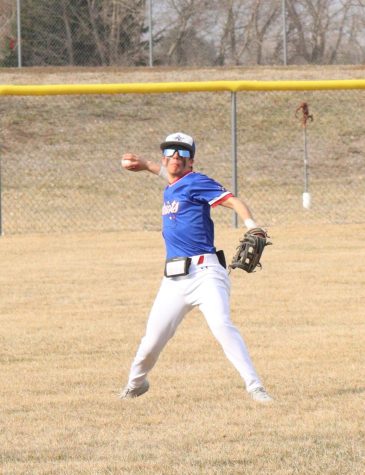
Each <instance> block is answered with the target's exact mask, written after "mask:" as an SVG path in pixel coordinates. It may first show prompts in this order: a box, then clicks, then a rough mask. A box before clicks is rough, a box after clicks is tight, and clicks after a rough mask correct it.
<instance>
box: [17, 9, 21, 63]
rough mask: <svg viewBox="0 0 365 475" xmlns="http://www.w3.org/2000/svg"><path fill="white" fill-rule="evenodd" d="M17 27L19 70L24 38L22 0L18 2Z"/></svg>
mask: <svg viewBox="0 0 365 475" xmlns="http://www.w3.org/2000/svg"><path fill="white" fill-rule="evenodd" d="M16 26H17V51H18V68H21V67H22V36H21V23H20V0H16Z"/></svg>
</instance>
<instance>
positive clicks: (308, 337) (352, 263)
mask: <svg viewBox="0 0 365 475" xmlns="http://www.w3.org/2000/svg"><path fill="white" fill-rule="evenodd" d="M239 233H240V231H239V230H235V229H228V230H224V229H221V228H218V229H217V245H218V247H221V248H223V249H225V251H226V254H227V256H228V257H230V256H231V255H232V253H233V251H234V248H235V246H236V242H237V239H238V237H239ZM270 234H271V236H272V239H273V242H274V246H272V247H270V248H268V249H267V251H266V252H265V255H264V268H263V270H262V271H261V272H257V273H255V274H251V275H248V274H245V275H244V274H243V273H241V272H238V271H235V272H234V273H232V274H231V278H232V319H233V321H234V322H235V323H236V325H237V326H238V327H239V329H240V331H241V332H242V334H243V335H244V337H245V340H246V343H247V344H248V347H249V349H250V352H251V355H252V357H253V360H254V362H255V365H256V367H257V369H258V371H259V373H260V375H261V377H262V378H263V380H264V383H265V385H266V387H267V389H268V391H269V392H270V393H271V394H272V395H273V397H274V398H275V403H274V404H272V405H270V406H267V407H266V406H264V407H262V406H260V405H257V404H255V403H254V402H253V401H251V400H250V399H249V398H248V397H247V395H246V393H245V391H244V389H243V386H242V383H241V381H240V378H239V376H238V374H237V373H236V372H235V370H234V369H233V367H231V366H230V364H229V362H228V361H227V360H226V359H225V357H224V355H223V353H222V351H221V349H220V348H219V347H218V344H217V343H216V342H215V340H214V338H213V337H212V336H211V334H210V333H209V330H208V328H207V325H206V324H205V321H204V319H203V316H202V315H201V314H200V313H199V312H198V311H193V312H192V313H191V314H189V315H188V316H187V318H186V319H185V320H184V322H183V323H182V325H181V327H180V328H179V330H178V332H177V334H176V336H175V338H174V339H173V340H172V341H171V342H170V344H169V345H168V346H167V348H166V349H165V351H164V353H163V354H162V356H161V358H160V360H159V362H158V364H157V366H156V368H155V369H154V370H153V371H152V372H151V374H150V378H149V379H150V382H151V389H150V391H149V392H148V393H147V394H146V395H144V396H143V397H141V398H139V399H136V400H131V401H120V400H118V398H117V393H118V391H119V389H120V387H121V386H123V385H124V383H125V381H126V379H127V375H128V371H129V366H130V363H131V359H132V357H133V356H134V353H135V350H136V347H137V345H138V343H139V339H140V337H141V336H142V334H143V331H144V325H145V321H146V317H147V314H148V311H149V308H150V305H151V303H152V301H153V298H154V295H155V293H156V291H157V288H158V285H159V280H160V277H161V272H162V265H163V258H164V250H163V244H162V239H161V236H160V233H159V232H152V231H150V232H109V233H97V232H95V233H80V234H72V233H70V234H65V235H57V234H54V235H23V236H16V235H15V236H4V237H2V238H1V239H0V262H1V273H0V293H1V298H0V338H1V356H0V363H1V374H2V387H1V418H0V427H1V431H0V457H1V458H0V463H1V466H0V473H2V474H4V475H18V474H32V475H33V474H138V473H140V474H161V475H172V474H179V475H180V474H192V475H193V474H194V475H195V474H265V475H266V474H280V475H289V474H300V475H307V474H311V475H315V474H318V475H329V474H331V475H345V474H351V475H362V474H363V473H364V466H365V460H364V455H365V449H364V447H365V428H364V409H365V407H364V396H365V379H364V376H365V374H364V347H365V328H364V306H365V295H364V284H365V251H364V241H365V229H364V226H363V225H342V226H341V225H325V226H318V225H316V226H310V225H308V226H301V227H299V226H295V227H294V226H292V227H290V226H287V227H283V226H273V227H272V228H271V229H270Z"/></svg>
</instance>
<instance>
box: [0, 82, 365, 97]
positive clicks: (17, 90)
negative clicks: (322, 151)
mask: <svg viewBox="0 0 365 475" xmlns="http://www.w3.org/2000/svg"><path fill="white" fill-rule="evenodd" d="M325 89H326V90H330V89H332V90H333V89H365V79H341V80H321V81H199V82H197V81H196V82H161V83H129V84H128V83H126V84H44V85H41V84H38V85H9V84H5V85H0V95H1V96H43V95H71V94H79V95H83V94H131V93H133V94H153V93H167V92H204V91H210V92H213V91H228V92H229V91H230V92H237V91H316V90H325Z"/></svg>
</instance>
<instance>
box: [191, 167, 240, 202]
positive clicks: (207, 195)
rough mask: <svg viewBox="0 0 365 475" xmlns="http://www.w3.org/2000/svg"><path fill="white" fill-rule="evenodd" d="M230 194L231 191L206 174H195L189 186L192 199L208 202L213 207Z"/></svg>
mask: <svg viewBox="0 0 365 475" xmlns="http://www.w3.org/2000/svg"><path fill="white" fill-rule="evenodd" d="M231 196H233V195H232V193H231V192H230V191H229V190H227V189H226V188H224V186H222V185H221V184H220V183H218V182H217V181H215V180H213V179H212V178H210V177H208V176H206V175H203V174H196V177H195V180H194V184H193V186H192V188H191V198H192V199H193V200H196V201H199V202H201V203H208V204H209V205H210V206H213V207H214V206H217V205H219V204H220V203H222V202H223V201H225V200H226V199H228V198H229V197H231Z"/></svg>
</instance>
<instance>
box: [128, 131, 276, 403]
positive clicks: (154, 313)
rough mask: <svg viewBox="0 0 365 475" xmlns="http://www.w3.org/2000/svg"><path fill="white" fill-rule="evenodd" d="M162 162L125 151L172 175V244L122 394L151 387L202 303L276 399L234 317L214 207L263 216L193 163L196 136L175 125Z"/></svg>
mask: <svg viewBox="0 0 365 475" xmlns="http://www.w3.org/2000/svg"><path fill="white" fill-rule="evenodd" d="M160 148H161V151H162V166H160V165H159V164H157V163H154V162H152V161H150V160H145V159H143V158H141V157H139V156H137V155H135V154H132V153H127V154H125V155H123V157H122V166H123V167H124V168H125V169H127V170H130V171H141V170H148V171H150V172H152V173H154V174H156V175H161V176H162V177H165V178H167V180H168V185H167V186H166V188H165V190H164V194H163V206H162V223H163V226H162V227H163V231H162V234H163V238H164V241H165V247H166V261H165V272H164V277H163V278H162V282H161V286H160V289H159V291H158V294H157V296H156V299H155V301H154V303H153V306H152V309H151V311H150V314H149V317H148V322H147V327H146V332H145V335H144V337H143V338H142V340H141V343H140V346H139V348H138V350H137V354H136V356H135V358H134V360H133V362H132V365H131V368H130V373H129V379H128V383H127V385H126V386H125V388H124V389H123V390H122V392H121V394H120V397H121V398H122V399H129V398H135V397H138V396H141V395H142V394H144V393H145V392H146V391H148V389H149V383H148V380H147V375H148V373H149V372H150V371H151V370H152V368H153V367H154V365H155V364H156V362H157V359H158V357H159V355H160V353H161V351H162V350H163V348H164V347H165V345H166V344H167V342H168V341H169V339H170V338H171V337H172V336H173V335H174V333H175V331H176V329H177V327H178V325H179V324H180V322H181V321H182V319H183V318H184V316H185V315H186V314H187V312H189V311H190V310H191V309H192V308H193V307H196V306H198V307H199V309H200V310H201V312H202V313H203V315H204V317H205V319H206V321H207V323H208V326H209V328H210V330H211V331H212V333H213V335H214V336H215V338H216V339H217V340H218V342H219V343H220V345H221V346H222V349H223V351H224V353H225V355H226V357H227V358H228V360H229V361H230V362H231V363H232V364H233V366H234V367H235V368H236V369H237V371H238V372H239V374H240V375H241V377H242V379H243V381H244V383H245V387H246V390H247V391H248V393H249V394H250V396H251V397H252V399H254V400H255V401H258V402H261V403H269V402H271V401H272V398H271V397H270V396H269V394H268V393H267V392H266V390H265V388H264V386H263V384H262V382H261V380H260V378H259V376H258V374H257V372H256V370H255V368H254V366H253V363H252V361H251V358H250V355H249V353H248V350H247V347H246V345H245V343H244V341H243V339H242V337H241V335H240V333H239V332H238V330H237V328H236V327H235V326H234V325H233V323H232V322H231V318H230V304H229V295H230V280H229V276H228V272H227V270H226V266H225V260H224V255H223V253H222V251H217V250H216V248H215V246H214V224H213V221H212V219H211V216H210V208H211V207H215V206H223V207H225V208H228V209H233V210H234V211H235V212H236V213H237V214H238V215H239V216H240V217H241V218H242V220H243V221H244V223H245V226H246V227H247V228H248V229H250V228H255V227H256V224H255V222H254V220H253V217H252V214H251V212H250V210H249V208H248V207H247V206H246V204H245V203H244V202H243V201H241V200H240V199H238V198H237V197H235V196H233V194H232V193H231V192H230V191H228V190H226V189H225V188H224V187H223V186H222V185H220V184H219V183H217V182H216V181H215V180H213V179H212V178H210V177H208V176H206V175H203V174H201V173H196V172H194V171H193V164H194V156H195V143H194V140H193V138H192V137H190V136H189V135H186V134H184V133H181V132H179V133H173V134H171V135H168V136H167V137H166V140H165V141H164V142H163V143H162V144H161V145H160Z"/></svg>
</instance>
